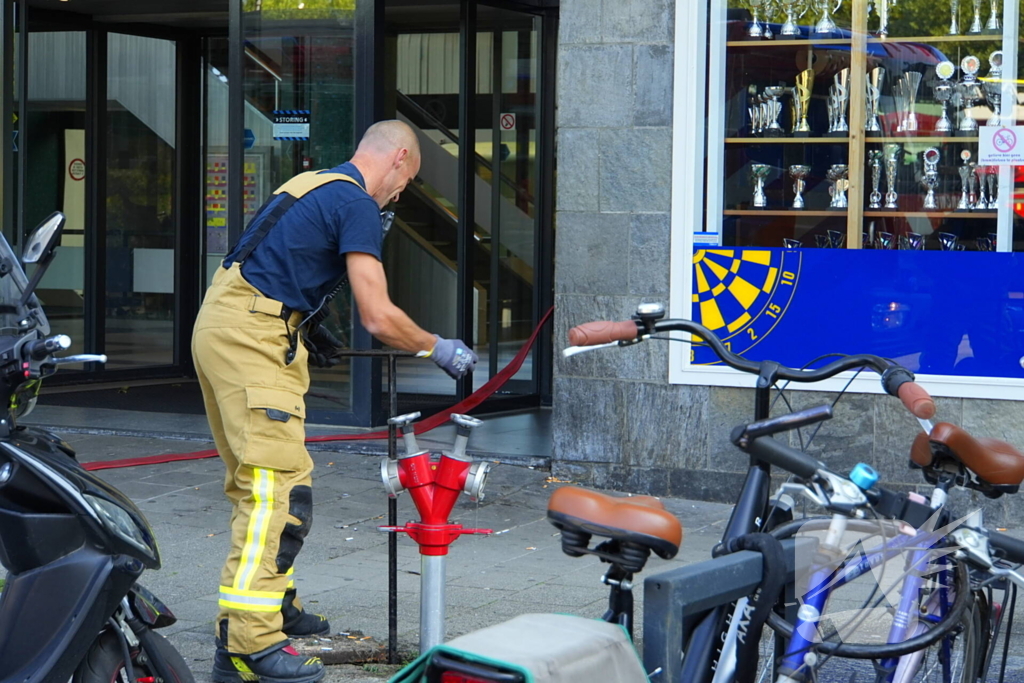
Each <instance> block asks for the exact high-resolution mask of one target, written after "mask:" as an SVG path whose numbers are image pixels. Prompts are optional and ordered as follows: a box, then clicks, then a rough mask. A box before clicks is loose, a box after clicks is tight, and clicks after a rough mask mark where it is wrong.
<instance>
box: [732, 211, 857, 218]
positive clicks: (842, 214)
mask: <svg viewBox="0 0 1024 683" xmlns="http://www.w3.org/2000/svg"><path fill="white" fill-rule="evenodd" d="M722 213H723V214H725V215H726V216H815V217H822V216H836V217H839V218H845V217H846V209H834V210H831V211H812V210H810V209H803V210H801V209H788V210H780V209H726V210H725V211H723V212H722Z"/></svg>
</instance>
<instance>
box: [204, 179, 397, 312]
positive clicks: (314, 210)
mask: <svg viewBox="0 0 1024 683" xmlns="http://www.w3.org/2000/svg"><path fill="white" fill-rule="evenodd" d="M328 172H329V173H342V174H344V175H347V176H349V177H350V178H352V179H354V180H357V181H359V183H360V185H362V184H364V182H365V181H364V180H363V175H362V174H361V173H360V172H359V169H357V168H356V167H355V166H354V165H353V164H351V163H344V164H342V165H340V166H336V167H335V168H332V169H330V171H328ZM284 196H286V195H284V194H282V195H281V197H284ZM277 201H279V199H278V200H275V201H274V202H273V203H271V204H270V205H269V206H268V207H267V208H266V209H265V211H267V210H269V209H270V208H271V207H273V206H274V204H276V202H277ZM261 215H262V213H260V214H257V215H256V216H255V217H254V218H253V220H252V221H251V222H250V223H249V225H250V227H251V226H252V225H254V224H256V223H257V219H258V218H259V216H261ZM253 233H254V231H253V230H251V229H247V230H246V231H245V233H243V234H242V237H241V239H239V240H238V244H236V245H235V247H234V249H232V250H231V252H230V253H229V254H228V255H227V257H226V258H225V259H224V267H225V268H228V267H230V266H231V264H232V263H234V260H235V255H236V254H237V253H238V252H239V251H240V249H241V248H242V247H243V246H245V244H246V243H247V242H248V241H249V240H250V239H252V237H253ZM383 243H384V233H383V231H382V230H381V222H380V207H378V206H377V202H376V201H374V200H373V198H372V197H371V196H370V195H368V194H367V193H366V192H365V191H364V190H363V189H362V188H360V187H357V186H356V185H353V184H352V183H350V182H347V181H344V180H338V181H334V182H331V183H327V184H326V185H321V186H320V187H318V188H316V189H315V190H312V191H310V192H307V193H306V194H305V195H303V196H302V197H301V198H300V199H299V200H298V201H296V202H295V203H294V204H293V205H292V206H291V208H290V209H288V210H287V211H286V212H285V214H284V215H283V216H281V219H280V220H279V221H278V222H277V225H275V226H274V227H272V228H271V229H270V232H268V233H267V236H266V237H265V238H264V239H263V241H262V242H260V244H259V245H257V247H256V248H255V249H254V250H253V252H252V253H251V254H249V257H248V258H247V259H245V263H243V264H242V274H243V275H244V276H245V279H246V280H247V281H248V282H249V284H251V285H252V286H253V287H255V288H256V289H258V290H260V291H261V292H262V293H263V294H264V295H265V296H267V297H269V298H271V299H276V300H277V301H280V302H282V303H283V304H285V305H286V306H290V307H291V308H293V309H294V310H296V311H313V310H316V308H318V307H319V306H320V302H321V301H322V300H323V298H324V297H325V296H327V294H329V293H330V292H331V290H332V289H334V287H336V286H337V284H338V282H339V281H340V280H341V278H342V276H343V275H344V274H345V254H347V253H348V252H350V251H358V252H363V253H366V254H370V255H372V256H375V257H377V258H378V259H380V257H381V248H382V246H383Z"/></svg>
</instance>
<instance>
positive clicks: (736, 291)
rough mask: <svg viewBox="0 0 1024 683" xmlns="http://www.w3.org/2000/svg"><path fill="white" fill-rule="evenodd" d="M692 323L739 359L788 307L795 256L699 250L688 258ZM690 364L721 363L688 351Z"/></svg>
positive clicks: (795, 277)
mask: <svg viewBox="0 0 1024 683" xmlns="http://www.w3.org/2000/svg"><path fill="white" fill-rule="evenodd" d="M693 278H694V294H693V316H694V320H696V321H698V322H699V323H700V324H702V325H704V326H705V327H707V328H708V329H710V330H711V331H712V332H714V333H715V334H717V335H718V336H719V338H721V339H722V341H724V342H725V344H726V347H727V348H729V349H730V350H731V351H732V352H733V353H738V354H741V355H742V354H744V353H746V352H747V351H749V350H750V349H752V348H753V347H755V346H757V344H758V343H759V342H760V341H761V340H762V339H764V338H765V337H767V336H768V335H769V334H770V333H771V332H772V330H773V329H775V326H776V325H778V323H779V321H780V320H781V319H782V317H783V315H784V314H785V312H786V309H787V308H789V304H790V302H791V301H792V300H793V294H794V292H795V291H796V286H797V282H798V281H799V279H800V254H799V253H797V252H796V251H793V250H788V249H787V250H783V249H699V250H697V252H696V253H695V254H694V255H693ZM691 349H692V351H691V354H690V361H691V363H693V364H694V365H715V364H718V363H721V361H720V360H719V359H718V356H716V355H715V354H714V352H713V351H711V350H710V349H708V348H706V347H701V346H694V347H691Z"/></svg>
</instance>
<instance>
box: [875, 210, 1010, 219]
mask: <svg viewBox="0 0 1024 683" xmlns="http://www.w3.org/2000/svg"><path fill="white" fill-rule="evenodd" d="M998 217H999V212H997V211H865V212H864V218H977V219H985V218H987V219H995V218H998Z"/></svg>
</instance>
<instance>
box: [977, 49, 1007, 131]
mask: <svg viewBox="0 0 1024 683" xmlns="http://www.w3.org/2000/svg"><path fill="white" fill-rule="evenodd" d="M981 88H982V90H984V91H985V100H986V101H987V102H988V106H989V107H990V108H991V109H992V116H990V117H988V122H987V124H986V125H989V126H998V125H1000V124H1001V120H1000V117H999V107H1000V104H1001V103H1002V101H1003V51H1002V50H996V51H995V52H993V53H992V54H990V55H989V56H988V78H986V79H985V80H984V81H983V82H982V84H981Z"/></svg>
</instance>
